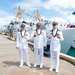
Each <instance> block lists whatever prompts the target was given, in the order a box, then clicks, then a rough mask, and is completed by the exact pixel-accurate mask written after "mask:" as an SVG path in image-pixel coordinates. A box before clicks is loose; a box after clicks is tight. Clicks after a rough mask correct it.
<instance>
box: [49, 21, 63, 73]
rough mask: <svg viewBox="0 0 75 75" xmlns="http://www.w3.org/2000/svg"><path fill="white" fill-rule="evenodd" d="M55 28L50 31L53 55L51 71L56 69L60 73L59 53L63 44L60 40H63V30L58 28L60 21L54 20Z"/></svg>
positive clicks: (51, 54)
mask: <svg viewBox="0 0 75 75" xmlns="http://www.w3.org/2000/svg"><path fill="white" fill-rule="evenodd" d="M52 26H53V29H52V30H51V31H50V32H49V37H48V38H49V39H50V57H51V68H50V69H49V71H52V70H53V69H55V71H56V72H57V73H58V72H59V70H58V68H59V55H60V50H61V44H60V41H63V40H64V38H63V34H62V31H60V30H59V29H58V23H57V22H55V21H54V22H53V23H52Z"/></svg>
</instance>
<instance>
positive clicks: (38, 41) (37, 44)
mask: <svg viewBox="0 0 75 75" xmlns="http://www.w3.org/2000/svg"><path fill="white" fill-rule="evenodd" d="M31 37H33V38H34V67H36V66H37V65H38V55H39V56H40V68H43V53H44V52H43V51H44V48H46V42H47V39H46V33H45V31H44V30H42V29H41V23H37V24H36V30H35V31H33V32H32V35H31Z"/></svg>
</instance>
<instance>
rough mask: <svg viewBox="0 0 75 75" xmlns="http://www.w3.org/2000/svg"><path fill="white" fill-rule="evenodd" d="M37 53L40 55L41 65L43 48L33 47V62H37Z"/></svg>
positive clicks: (41, 62) (41, 63)
mask: <svg viewBox="0 0 75 75" xmlns="http://www.w3.org/2000/svg"><path fill="white" fill-rule="evenodd" d="M38 55H40V65H42V66H43V48H34V64H35V65H37V64H38Z"/></svg>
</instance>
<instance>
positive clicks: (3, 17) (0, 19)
mask: <svg viewBox="0 0 75 75" xmlns="http://www.w3.org/2000/svg"><path fill="white" fill-rule="evenodd" d="M13 17H14V16H13V15H11V14H9V13H7V12H5V11H2V10H0V25H8V24H9V23H10V22H11V20H13Z"/></svg>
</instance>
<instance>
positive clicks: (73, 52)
mask: <svg viewBox="0 0 75 75" xmlns="http://www.w3.org/2000/svg"><path fill="white" fill-rule="evenodd" d="M67 55H69V56H72V57H75V49H74V48H70V49H69V51H68V52H67Z"/></svg>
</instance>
